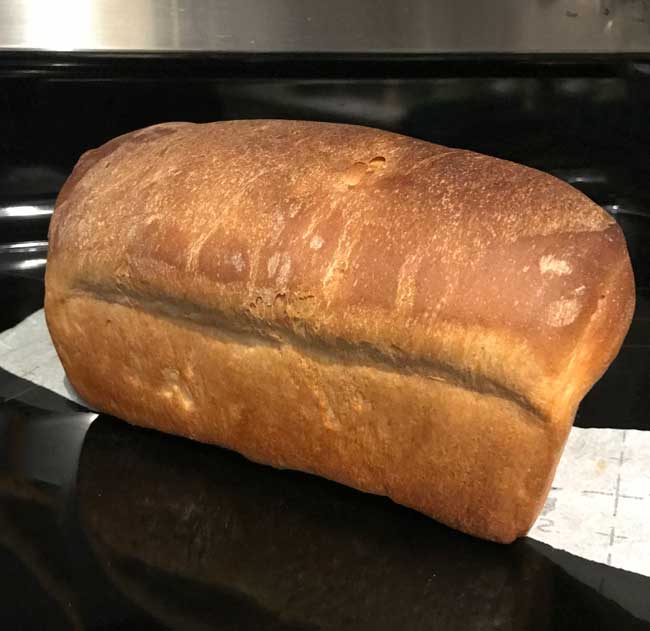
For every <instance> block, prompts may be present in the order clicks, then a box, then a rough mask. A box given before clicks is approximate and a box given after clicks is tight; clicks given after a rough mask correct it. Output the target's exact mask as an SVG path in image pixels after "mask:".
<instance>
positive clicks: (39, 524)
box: [0, 472, 83, 629]
mask: <svg viewBox="0 0 650 631" xmlns="http://www.w3.org/2000/svg"><path fill="white" fill-rule="evenodd" d="M57 509H58V506H57V502H56V496H55V494H54V492H53V491H52V490H51V489H49V490H46V489H44V488H41V487H40V486H39V485H38V484H37V483H35V482H29V481H27V480H25V479H23V478H20V477H18V476H15V475H13V474H12V473H10V472H0V549H2V548H5V549H6V550H7V552H8V553H9V554H12V555H13V556H15V557H16V559H18V561H19V562H20V563H21V564H22V565H23V566H24V568H25V570H26V571H27V572H28V573H29V575H30V576H31V577H33V579H34V580H35V581H36V583H37V584H38V585H39V586H40V587H41V588H42V589H43V593H41V594H40V597H41V598H43V599H45V598H48V599H50V600H51V602H52V603H54V605H55V607H54V610H55V611H56V613H57V614H58V616H55V617H54V619H51V620H49V623H50V624H52V628H59V626H58V624H57V623H59V624H60V623H61V622H62V621H65V624H66V626H68V627H69V628H70V629H83V624H82V620H81V615H80V605H79V599H78V597H77V594H76V593H75V591H74V589H73V587H72V585H71V584H70V582H69V581H68V580H67V579H66V578H65V576H66V572H65V568H63V567H61V566H60V565H57V564H55V563H54V562H53V559H52V557H51V555H49V554H48V547H47V545H48V544H47V543H44V542H43V541H42V540H41V538H40V536H39V535H40V533H42V532H43V530H44V529H46V528H47V524H48V523H51V524H53V525H56V524H57ZM29 523H31V525H32V527H33V528H25V524H29ZM33 529H35V530H36V532H32V530H33ZM1 600H2V599H0V601H1ZM41 605H42V603H41ZM2 613H5V611H4V608H2V611H0V616H1V614H2ZM59 616H60V617H59ZM21 628H25V627H21Z"/></svg>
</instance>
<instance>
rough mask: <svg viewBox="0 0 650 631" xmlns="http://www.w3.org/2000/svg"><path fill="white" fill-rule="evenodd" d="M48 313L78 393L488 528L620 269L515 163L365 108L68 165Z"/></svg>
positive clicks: (618, 304)
mask: <svg viewBox="0 0 650 631" xmlns="http://www.w3.org/2000/svg"><path fill="white" fill-rule="evenodd" d="M45 307H46V315H47V322H48V326H49V328H50V331H51V334H52V339H53V341H54V343H55V345H56V348H57V351H58V353H59V356H60V357H61V360H62V362H63V365H64V367H65V369H66V372H67V374H68V377H69V378H70V381H71V382H72V384H73V385H74V387H75V388H76V389H77V391H78V392H79V393H80V395H81V396H82V397H83V398H84V399H85V400H87V401H88V402H89V403H90V404H91V405H92V406H94V407H96V408H98V409H100V410H103V411H105V412H109V413H111V414H114V415H116V416H118V417H120V418H123V419H125V420H127V421H129V422H131V423H134V424H137V425H142V426H146V427H152V428H155V429H159V430H162V431H165V432H170V433H173V434H180V435H183V436H188V437H191V438H194V439H196V440H200V441H204V442H208V443H216V444H219V445H222V446H225V447H228V448H231V449H235V450H237V451H239V452H241V453H243V454H244V455H246V456H247V457H248V458H250V459H252V460H255V461H259V462H263V463H267V464H271V465H274V466H276V467H281V468H292V469H300V470H304V471H309V472H312V473H316V474H319V475H322V476H324V477H327V478H330V479H333V480H336V481H339V482H342V483H345V484H348V485H350V486H353V487H355V488H358V489H361V490H364V491H369V492H372V493H378V494H382V495H387V496H389V497H390V498H392V499H393V500H395V501H396V502H399V503H401V504H404V505H406V506H409V507H412V508H415V509H417V510H419V511H422V512H424V513H426V514H427V515H430V516H432V517H434V518H436V519H438V520H440V521H442V522H444V523H446V524H448V525H451V526H453V527H455V528H459V529H461V530H463V531H465V532H468V533H471V534H474V535H477V536H480V537H485V538H488V539H494V540H497V541H503V542H508V541H512V540H513V539H514V538H515V537H517V536H519V535H522V534H524V533H526V532H527V530H528V529H529V527H530V526H531V524H532V523H533V522H534V520H535V518H536V517H537V515H538V513H539V511H540V509H541V508H542V506H543V503H544V499H545V497H546V494H547V492H548V489H549V487H550V484H551V481H552V478H553V474H554V471H555V468H556V465H557V462H558V459H559V457H560V454H561V452H562V448H563V445H564V442H565V440H566V437H567V435H568V432H569V429H570V427H571V424H572V421H573V418H574V414H575V411H576V408H577V406H578V404H579V402H580V400H581V399H582V397H583V396H584V394H585V393H586V392H587V390H588V389H589V388H590V387H591V386H592V385H593V383H594V381H595V380H596V379H598V378H599V377H600V375H601V374H602V373H603V371H604V370H605V369H606V367H607V366H608V364H609V363H610V361H611V360H612V359H613V357H614V356H615V354H616V353H617V351H618V349H619V348H620V345H621V342H622V339H623V337H624V335H625V333H626V331H627V329H628V326H629V323H630V319H631V317H632V311H633V307H634V284H633V278H632V270H631V267H630V262H629V258H628V255H627V249H626V245H625V240H624V237H623V234H622V232H621V230H620V229H619V227H618V226H617V225H616V222H615V221H614V220H613V219H612V218H611V217H609V216H608V215H607V213H605V212H604V211H603V210H602V209H600V208H599V207H598V206H596V205H595V204H593V203H592V202H590V201H589V200H588V199H587V198H586V197H585V196H584V195H582V194H581V193H580V192H578V191H577V190H575V189H573V188H571V187H570V186H569V185H567V184H565V183H563V182H561V181H559V180H557V179H555V178H553V177H552V176H550V175H546V174H544V173H540V172H538V171H535V170H533V169H529V168H526V167H523V166H519V165H515V164H512V163H510V162H506V161H502V160H497V159H495V158H489V157H486V156H482V155H477V154H474V153H471V152H467V151H460V150H454V149H447V148H444V147H440V146H438V145H433V144H430V143H426V142H423V141H419V140H415V139H412V138H407V137H404V136H399V135H396V134H391V133H387V132H381V131H378V130H373V129H369V128H363V127H355V126H347V125H332V124H324V123H309V122H297V121H233V122H224V123H215V124H210V125H193V124H189V123H170V124H166V125H158V126H155V127H151V128H148V129H145V130H140V131H137V132H133V133H131V134H127V135H125V136H122V137H120V138H117V139H115V140H113V141H111V142H109V143H107V144H106V145H104V146H102V147H100V148H99V149H96V150H94V151H91V152H89V153H87V154H85V155H84V156H83V157H82V158H81V159H80V161H79V163H78V164H77V166H76V167H75V170H74V172H73V173H72V175H71V177H70V178H69V180H68V181H67V183H66V184H65V186H64V187H63V189H62V191H61V193H60V195H59V198H58V200H57V205H56V209H55V212H54V216H53V219H52V223H51V228H50V251H49V258H48V266H47V276H46V305H45Z"/></svg>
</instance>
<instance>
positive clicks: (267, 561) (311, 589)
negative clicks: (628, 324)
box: [0, 216, 650, 631]
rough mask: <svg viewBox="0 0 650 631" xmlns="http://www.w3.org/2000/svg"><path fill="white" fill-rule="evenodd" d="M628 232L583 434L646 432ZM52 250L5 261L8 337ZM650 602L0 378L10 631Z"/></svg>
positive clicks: (532, 552)
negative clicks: (610, 327)
mask: <svg viewBox="0 0 650 631" xmlns="http://www.w3.org/2000/svg"><path fill="white" fill-rule="evenodd" d="M623 219H624V221H621V224H622V225H623V227H624V229H625V231H626V234H627V237H628V241H629V242H630V244H631V250H633V259H634V266H635V273H636V276H637V281H639V280H640V279H641V281H642V282H640V286H639V287H638V304H637V311H636V315H635V320H634V323H633V325H632V328H631V330H630V333H629V335H628V337H627V339H626V342H625V345H624V347H623V349H622V351H621V353H620V355H619V357H618V358H617V359H616V361H615V362H614V364H613V365H612V367H611V368H610V370H609V371H608V372H607V374H606V375H605V377H604V378H603V379H602V380H601V381H600V382H599V383H598V384H597V385H596V387H595V388H594V389H593V390H592V391H591V392H590V393H589V395H588V396H587V398H586V399H585V401H584V402H583V405H582V406H581V408H580V411H579V414H578V416H577V419H576V424H577V425H580V426H582V427H605V426H609V427H620V428H638V429H650V420H649V418H648V417H649V414H648V411H649V410H650V405H649V404H650V395H649V393H648V384H649V383H650V379H649V377H650V361H649V359H650V290H649V288H648V287H647V286H645V279H647V278H649V274H648V265H649V264H650V261H648V259H647V258H644V257H643V256H642V255H641V254H634V248H635V245H634V244H635V243H639V244H641V246H643V244H644V243H646V241H645V236H646V235H647V231H648V223H649V222H648V221H647V219H645V218H639V217H637V216H635V217H633V218H632V220H631V221H627V222H626V221H625V218H623ZM641 246H639V247H641ZM44 248H45V245H44V244H42V245H41V246H33V247H31V248H25V247H22V248H9V247H5V248H4V250H3V252H0V259H1V260H0V270H1V271H0V291H1V292H2V295H3V308H2V312H1V313H0V328H2V329H4V328H6V327H9V326H12V325H13V324H16V323H17V322H18V321H20V320H21V319H22V318H23V317H24V316H26V315H27V314H29V313H31V312H32V311H34V310H36V309H38V308H39V307H40V306H42V301H43V281H42V278H43V260H44V256H45V255H44ZM637 250H638V248H637ZM639 251H640V250H639ZM649 521H650V520H649ZM649 596H650V578H646V577H642V576H639V575H636V574H632V573H629V572H625V571H622V570H618V569H615V568H612V567H609V566H606V565H602V564H599V563H594V562H591V561H586V560H584V559H580V558H578V557H574V556H572V555H570V554H568V553H565V552H560V551H557V550H554V549H552V548H550V547H548V546H545V545H543V544H540V543H538V542H535V541H532V540H530V539H522V540H519V541H517V542H516V543H515V544H513V545H510V546H502V545H498V544H492V543H487V542H484V541H479V540H477V539H473V538H471V537H468V536H465V535H462V534H460V533H457V532H454V531H452V530H450V529H448V528H446V527H444V526H442V525H440V524H438V523H436V522H434V521H432V520H430V519H428V518H426V517H424V516H422V515H419V514H417V513H415V512H413V511H411V510H408V509H406V508H403V507H400V506H397V505H395V504H393V503H392V502H390V501H389V500H387V499H386V498H381V497H375V496H370V495H366V494H363V493H359V492H356V491H353V490H351V489H348V488H345V487H343V486H340V485H337V484H334V483H331V482H328V481H325V480H322V479H319V478H316V477H313V476H309V475H306V474H301V473H296V472H289V471H277V470H274V469H271V468H269V467H264V466H261V465H257V464H254V463H251V462H248V461H247V460H245V459H244V458H242V457H241V456H239V455H237V454H234V453H232V452H229V451H226V450H223V449H219V448H216V447H210V446H205V445H200V444H195V443H191V442H190V441H187V440H184V439H180V438H175V437H171V436H165V435H162V434H159V433H156V432H152V431H146V430H142V429H136V428H132V427H130V426H128V425H126V424H125V423H123V422H121V421H119V420H117V419H113V418H110V417H107V416H99V417H97V418H95V415H94V414H91V413H89V412H87V411H86V410H84V409H82V408H80V407H79V406H77V405H76V404H74V403H71V402H69V401H67V400H65V399H62V398H61V397H59V396H57V395H55V394H52V393H50V392H48V391H46V390H43V389H41V388H39V387H36V386H33V385H32V384H30V383H28V382H25V381H23V380H21V379H18V378H16V377H14V376H12V375H10V374H8V373H6V372H0V629H48V630H56V629H68V628H70V629H82V628H83V629H181V628H182V629H185V628H187V629H277V630H280V629H282V630H289V629H301V630H302V629H337V630H338V629H373V630H375V629H390V630H394V629H400V628H401V629H409V630H410V629H462V630H463V631H466V630H468V629H571V630H575V629H589V630H592V629H617V630H618V629H650V598H649Z"/></svg>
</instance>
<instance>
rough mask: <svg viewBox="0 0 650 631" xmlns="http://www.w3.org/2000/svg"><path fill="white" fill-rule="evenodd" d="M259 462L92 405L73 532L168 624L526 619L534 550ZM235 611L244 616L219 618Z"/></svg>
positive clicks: (541, 569)
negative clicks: (127, 422)
mask: <svg viewBox="0 0 650 631" xmlns="http://www.w3.org/2000/svg"><path fill="white" fill-rule="evenodd" d="M261 473H262V468H261V467H260V466H259V465H256V464H254V463H251V462H248V461H246V460H244V459H243V458H241V457H240V456H238V455H236V454H233V453H231V452H228V451H225V450H220V449H215V448H213V447H206V446H197V445H195V444H193V443H190V442H188V441H180V440H177V439H173V438H170V437H167V436H164V435H162V434H157V433H154V432H144V431H142V430H138V429H133V428H128V427H126V426H123V425H122V424H118V423H117V422H115V421H112V420H108V419H105V418H103V417H102V418H100V419H99V420H98V421H96V422H95V423H94V424H93V426H92V427H91V428H90V430H89V432H88V436H87V439H86V442H85V443H84V448H83V451H82V455H81V461H80V468H79V480H78V489H79V506H80V513H81V518H82V522H83V524H84V529H85V533H86V535H87V538H88V539H89V541H90V543H91V545H92V547H93V549H94V550H95V553H96V555H97V557H98V559H100V561H101V563H102V566H103V568H104V570H105V571H106V573H107V574H108V575H109V576H110V577H111V579H112V580H113V581H114V582H115V584H116V586H117V587H119V589H121V590H122V591H123V593H124V594H125V595H127V596H128V597H129V598H130V599H132V600H133V601H135V602H136V603H137V604H138V605H139V606H141V607H143V608H144V609H146V610H147V611H149V612H151V613H152V614H153V615H154V616H156V617H157V618H158V619H159V620H161V621H163V623H165V624H167V625H169V626H171V627H172V628H214V620H215V619H216V618H210V617H209V616H211V615H215V616H218V619H219V621H220V623H219V628H235V629H236V628H260V629H267V628H273V629H275V628H281V629H294V628H296V629H311V628H322V629H336V630H337V631H338V630H342V629H355V630H358V629H372V630H373V631H374V630H381V629H387V630H388V629H390V630H391V631H394V629H398V628H404V629H430V628H432V625H433V626H435V627H440V628H444V629H450V630H451V629H462V630H463V631H466V630H467V629H468V628H475V627H476V628H477V627H478V626H482V625H483V624H484V623H485V620H486V619H492V617H493V616H494V617H495V618H498V619H500V620H503V621H506V622H505V623H504V624H505V625H506V626H507V625H508V621H512V626H513V628H519V625H521V628H530V625H528V624H526V622H527V621H529V622H531V621H532V615H533V613H532V612H533V611H535V608H534V607H533V602H535V603H538V604H539V603H543V602H544V598H545V593H546V591H547V590H548V588H549V585H548V584H547V583H548V580H549V571H550V568H549V567H547V565H545V562H544V559H543V558H542V557H538V556H536V555H535V554H532V555H530V557H529V556H526V555H525V553H524V556H525V558H522V552H521V550H519V551H518V549H517V548H508V549H504V548H501V547H498V546H494V545H492V544H488V543H485V542H481V541H478V540H476V539H472V538H470V537H465V536H463V535H461V534H459V533H456V532H454V531H453V530H450V529H448V528H446V527H444V526H441V525H439V524H436V523H434V522H432V521H430V520H427V519H426V518H424V517H422V516H421V515H418V514H417V513H414V512H411V511H408V510H405V509H396V508H395V507H394V506H393V505H391V504H390V503H389V502H387V501H386V500H384V499H381V498H377V497H372V496H368V495H362V494H359V493H357V492H355V491H352V490H350V489H346V488H344V487H341V486H338V485H335V484H331V483H329V482H326V481H323V480H319V479H318V478H315V477H313V476H305V475H301V474H297V473H293V472H288V471H266V472H264V475H261ZM237 616H242V617H244V616H250V617H249V618H242V619H243V620H247V621H250V620H253V621H254V624H253V623H251V625H249V626H245V625H244V624H243V623H241V624H240V626H237V625H236V624H234V623H233V625H232V627H230V626H228V625H227V623H226V622H225V621H227V620H230V619H231V618H234V619H238V618H237ZM535 616H536V617H537V618H538V619H539V618H540V616H542V614H541V612H540V611H537V612H536V614H535ZM542 617H543V616H542ZM207 620H211V621H212V625H213V626H212V627H210V625H209V624H206V625H205V627H203V626H201V623H202V622H203V623H205V622H206V621H207ZM189 621H195V622H196V625H195V626H191V625H190V624H189ZM222 621H224V622H223V624H222Z"/></svg>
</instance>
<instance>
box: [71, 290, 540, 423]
mask: <svg viewBox="0 0 650 631" xmlns="http://www.w3.org/2000/svg"><path fill="white" fill-rule="evenodd" d="M70 293H71V295H72V296H75V295H76V296H87V297H90V298H92V299H95V300H99V301H101V302H106V303H112V304H119V305H122V306H125V307H128V308H132V309H141V310H143V311H146V312H147V313H149V314H151V315H154V316H156V317H162V318H166V319H168V320H172V321H176V322H180V323H182V325H183V326H185V327H186V328H199V329H200V330H201V331H202V332H203V333H206V332H207V333H209V334H210V335H211V336H212V337H216V338H218V339H220V340H221V341H224V342H234V343H238V344H241V345H246V346H258V345H262V344H264V345H268V346H272V347H276V348H281V347H282V346H291V347H293V348H294V349H297V350H298V351H299V352H300V353H301V354H304V355H307V356H309V357H310V358H312V359H315V360H316V361H319V362H323V363H332V362H336V363H339V364H344V365H346V364H347V365H350V366H368V367H373V368H376V369H378V370H383V371H388V372H393V373H400V374H402V375H405V376H409V375H416V376H420V377H423V378H425V379H430V380H432V381H437V382H441V383H444V384H446V385H449V386H452V387H456V388H462V389H464V390H467V391H470V392H474V393H475V394H477V395H489V396H494V397H496V398H499V399H503V400H506V401H510V402H512V403H514V404H515V405H517V406H518V407H519V408H520V409H521V410H522V411H523V412H524V414H523V415H522V418H524V419H525V420H527V421H529V422H532V423H535V424H542V425H546V424H548V423H550V422H551V418H550V416H549V415H548V413H546V412H544V411H543V410H541V409H540V408H539V407H538V406H536V405H535V404H534V403H533V402H532V401H530V399H528V398H527V397H525V396H523V395H522V394H520V393H518V392H515V391H513V390H511V389H510V388H508V387H506V386H504V385H503V384H500V383H498V382H496V381H493V380H491V379H489V378H487V377H484V376H482V377H480V379H471V380H470V379H468V378H467V376H466V375H465V374H464V373H463V371H461V370H458V369H457V368H455V367H454V366H452V365H449V364H445V363H443V362H439V361H435V360H432V359H430V358H427V357H422V356H420V357H412V356H406V354H405V353H404V352H403V351H402V350H401V349H399V348H398V347H396V346H391V350H390V351H386V350H385V349H382V348H379V347H377V346H375V345H373V344H370V343H368V342H349V341H347V340H344V339H341V338H336V339H333V340H327V339H324V338H323V337H322V336H319V335H317V334H315V333H313V332H311V331H309V328H308V326H307V325H306V323H305V322H304V321H303V320H302V319H300V318H295V319H294V324H296V325H298V326H297V327H296V328H297V329H298V330H300V332H301V333H298V332H296V330H293V329H292V328H291V327H290V326H286V324H284V323H275V322H270V321H268V320H262V319H260V318H259V317H257V316H254V315H251V314H249V313H247V312H246V311H243V310H242V311H232V312H231V314H232V315H236V316H237V318H238V319H240V320H241V322H242V324H239V323H237V322H236V321H235V320H234V319H233V318H232V317H231V316H230V314H228V313H226V312H223V311H218V310H216V309H214V308H206V307H203V306H201V305H197V304H195V303H193V302H189V301H184V300H178V299H176V300H174V303H173V305H172V304H170V303H169V300H168V299H166V298H165V297H162V296H160V297H156V296H146V295H143V294H142V293H140V292H137V291H134V290H129V289H125V288H123V287H116V288H114V289H113V288H109V289H107V288H105V287H98V286H96V285H94V284H92V283H88V282H81V283H78V284H76V285H75V286H73V287H71V292H70Z"/></svg>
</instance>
